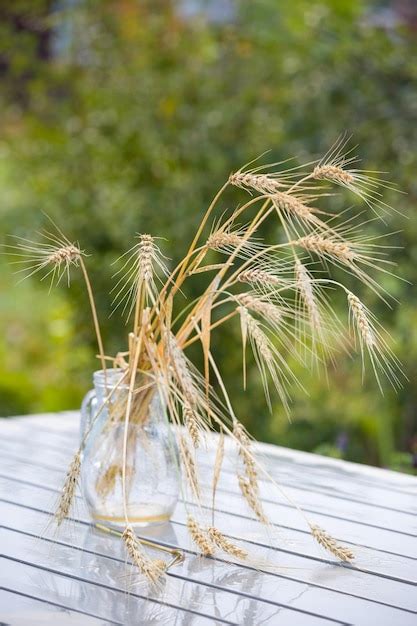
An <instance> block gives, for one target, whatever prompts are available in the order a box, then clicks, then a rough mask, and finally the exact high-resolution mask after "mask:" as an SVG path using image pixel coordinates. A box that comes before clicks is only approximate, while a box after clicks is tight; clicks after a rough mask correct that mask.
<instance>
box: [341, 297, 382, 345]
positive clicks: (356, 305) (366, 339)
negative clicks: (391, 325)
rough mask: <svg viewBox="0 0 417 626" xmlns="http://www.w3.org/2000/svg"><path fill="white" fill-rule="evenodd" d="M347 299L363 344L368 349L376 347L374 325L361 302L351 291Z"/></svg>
mask: <svg viewBox="0 0 417 626" xmlns="http://www.w3.org/2000/svg"><path fill="white" fill-rule="evenodd" d="M347 299H348V303H349V307H350V310H351V312H352V316H353V319H354V321H355V323H356V326H357V328H358V331H359V337H360V339H361V343H362V342H363V343H364V344H365V346H366V347H367V348H372V347H374V345H375V334H374V331H373V329H372V324H371V322H370V320H369V319H368V316H367V313H366V309H365V307H364V305H363V304H362V302H361V301H360V300H359V298H358V297H357V296H355V294H354V293H352V292H351V291H348V294H347Z"/></svg>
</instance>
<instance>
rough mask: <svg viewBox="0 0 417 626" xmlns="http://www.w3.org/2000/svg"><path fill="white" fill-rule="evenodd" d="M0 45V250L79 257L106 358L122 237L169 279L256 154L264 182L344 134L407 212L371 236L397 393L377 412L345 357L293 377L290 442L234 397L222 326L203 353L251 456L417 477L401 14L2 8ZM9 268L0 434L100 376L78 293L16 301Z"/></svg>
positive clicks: (248, 399) (384, 8) (378, 7)
mask: <svg viewBox="0 0 417 626" xmlns="http://www.w3.org/2000/svg"><path fill="white" fill-rule="evenodd" d="M0 42H1V43H0V46H1V48H0V72H1V86H2V89H1V95H0V103H1V116H0V131H1V132H0V191H1V200H0V232H1V240H2V243H8V242H9V243H10V240H8V239H7V234H8V233H11V234H14V235H19V236H22V237H28V238H34V236H35V237H36V235H34V233H35V231H38V230H39V229H41V228H42V227H44V226H45V225H46V223H47V219H46V217H45V215H44V213H43V212H45V213H47V214H48V215H49V216H51V218H52V219H53V220H55V221H56V222H57V223H58V224H59V225H60V227H61V228H62V229H63V230H64V231H65V233H66V234H67V235H68V237H69V238H70V239H72V240H76V241H79V243H80V246H81V247H82V248H83V249H84V250H85V251H86V252H87V253H88V254H91V256H90V257H88V259H87V261H88V264H89V267H90V270H91V276H92V280H93V284H94V287H95V293H96V298H97V302H98V307H99V312H100V317H101V321H102V326H103V331H104V338H105V344H106V351H107V352H108V353H115V352H117V351H118V350H120V349H124V348H125V345H126V344H125V334H126V326H125V325H124V322H123V320H122V319H121V318H120V316H118V315H114V316H112V317H109V313H110V301H111V298H109V295H108V292H109V290H110V289H111V286H112V280H111V276H112V274H113V272H114V270H113V269H112V267H111V263H112V262H113V261H114V260H115V259H116V258H117V257H118V256H119V255H120V254H121V253H122V252H124V251H125V250H126V249H127V248H129V247H130V246H131V245H132V243H133V235H134V233H135V232H150V233H152V234H154V235H159V236H161V237H164V238H166V241H164V242H162V244H163V249H164V251H165V253H166V254H167V256H168V257H170V258H171V259H172V264H174V263H175V262H176V261H177V260H178V259H179V258H180V256H181V252H182V253H184V252H185V248H186V245H187V243H188V242H189V240H190V238H191V236H192V234H193V231H194V230H195V228H196V225H197V224H198V222H199V220H200V219H201V215H202V213H203V211H204V209H205V208H206V206H207V205H208V203H209V202H210V199H211V197H212V196H213V195H214V193H215V192H216V190H217V189H218V188H219V187H220V186H221V185H222V184H223V182H224V180H225V178H226V177H227V176H228V175H229V173H230V172H231V171H234V170H236V169H237V168H239V167H240V166H241V165H242V164H243V163H245V162H247V161H249V160H251V159H252V158H254V157H256V156H258V155H260V154H261V153H263V152H265V150H269V149H270V150H271V152H270V153H269V154H268V155H267V160H266V161H265V162H267V161H278V160H281V159H285V158H287V157H289V156H295V157H296V159H297V162H298V161H302V160H307V161H309V160H311V158H315V157H317V156H319V155H321V154H323V153H324V152H326V151H327V149H328V148H329V146H330V145H331V144H332V143H333V142H334V141H335V139H336V138H337V137H338V136H339V135H340V133H341V132H343V131H347V132H349V133H353V135H354V137H353V144H358V146H359V147H358V152H359V155H360V158H361V167H363V168H364V169H371V170H375V169H377V170H384V171H387V172H389V178H390V180H393V181H395V182H396V183H397V184H398V186H399V188H400V189H401V190H403V191H404V192H405V194H394V193H392V192H389V191H387V193H386V197H385V198H384V200H385V201H387V202H389V203H392V204H394V206H395V207H396V208H397V209H398V211H400V213H392V215H391V216H389V218H388V219H387V226H384V229H387V230H388V231H389V232H392V233H394V234H393V235H392V237H391V238H390V243H391V245H393V246H398V247H396V248H395V249H393V251H392V255H393V257H394V258H395V261H396V262H397V263H398V267H397V270H396V272H397V274H398V275H399V276H400V277H401V278H402V279H404V281H395V280H393V279H392V278H390V277H389V276H385V277H384V278H383V280H382V282H383V285H384V287H386V288H387V289H389V290H390V291H391V292H392V293H393V295H394V296H395V298H396V299H397V300H398V301H399V302H400V303H401V304H398V303H397V302H396V301H393V302H392V309H391V310H390V309H388V308H387V307H386V306H385V305H384V303H383V302H381V301H380V300H378V299H377V297H376V296H371V297H370V298H369V297H367V300H366V301H367V304H368V305H370V307H371V308H372V309H373V310H374V311H376V313H377V315H378V317H379V318H380V319H381V321H383V323H384V324H385V325H386V326H387V327H388V329H389V331H390V333H391V335H392V337H393V339H394V341H393V349H394V350H395V352H396V354H397V355H398V357H399V358H400V359H401V361H402V363H403V367H404V371H405V373H406V376H407V378H408V382H407V381H405V382H404V388H403V389H402V390H401V391H399V392H398V393H395V392H394V391H393V390H391V389H390V388H389V387H387V388H386V392H385V394H384V396H382V395H381V394H380V392H379V390H378V387H377V384H376V382H375V381H374V380H373V379H372V376H370V375H367V376H366V377H365V381H364V383H363V385H362V382H361V367H360V362H359V359H353V360H352V359H349V358H347V357H341V358H340V360H339V365H338V368H337V369H336V370H333V369H330V373H329V382H327V381H326V379H325V377H322V378H320V379H319V378H318V377H317V376H316V375H315V374H314V375H311V372H308V371H307V372H305V371H301V370H300V371H297V374H298V376H299V377H300V379H301V382H302V383H303V384H304V385H305V386H306V388H307V389H308V391H309V395H308V396H307V395H305V394H303V393H302V392H300V391H299V390H298V389H296V388H295V389H293V397H294V403H293V406H292V423H291V424H290V423H289V422H288V420H287V418H286V416H285V414H284V412H283V410H282V408H281V407H280V405H279V403H278V401H277V402H276V404H274V406H273V411H272V414H268V412H267V410H266V409H265V405H264V402H263V398H262V393H261V390H260V382H257V377H256V376H255V371H254V368H252V370H251V372H250V379H251V381H250V382H251V384H250V385H249V389H250V391H248V392H246V393H244V392H242V390H241V383H242V376H241V347H240V342H239V328H238V327H237V326H236V328H234V327H233V326H229V327H225V328H224V329H223V330H222V331H220V332H219V333H218V334H215V335H214V336H213V340H214V344H213V350H214V351H215V352H216V355H217V359H218V362H219V363H221V365H222V371H223V372H224V373H225V374H226V379H227V380H228V384H229V386H230V388H231V390H232V393H231V396H232V399H233V401H234V404H235V408H236V411H237V413H238V415H239V416H240V417H241V419H242V421H243V422H244V423H245V424H246V425H247V427H248V428H249V430H250V431H251V433H252V434H253V435H254V436H255V437H257V438H259V439H261V440H264V441H270V442H273V443H276V444H280V445H284V446H290V447H295V448H300V449H304V450H310V451H315V452H319V453H322V454H328V455H332V456H339V457H342V458H345V459H349V460H354V461H359V462H364V463H369V464H377V465H382V466H387V467H391V468H394V469H401V470H403V471H410V472H412V471H415V469H414V470H413V467H415V465H416V456H417V435H416V433H417V385H416V373H417V306H416V305H417V302H416V295H415V294H416V292H415V287H413V284H414V285H415V284H416V282H417V217H416V201H417V5H416V3H415V2H414V1H413V0H409V1H407V0H397V1H395V0H385V1H371V0H369V1H365V0H320V1H314V0H293V1H292V2H286V1H284V0H257V1H256V2H254V1H253V0H247V1H244V0H240V1H238V0H236V1H233V0H229V1H226V0H212V1H206V2H203V1H198V0H194V1H186V0H183V1H181V2H180V1H177V2H175V1H174V0H172V1H168V0H150V1H147V0H96V1H94V0H61V1H59V2H58V1H56V2H51V1H50V0H15V1H14V2H13V3H12V2H6V1H4V0H3V2H1V3H0ZM384 176H385V177H387V175H384ZM242 197H243V196H242V195H239V193H237V194H236V191H235V192H234V194H233V195H230V197H229V196H227V202H230V203H232V202H236V201H239V200H240V199H241V198H242ZM344 202H345V204H346V205H349V204H353V202H354V200H353V198H352V197H350V198H349V196H348V197H346V196H345V197H344ZM225 206H227V204H226V205H225ZM370 228H371V229H373V230H374V231H375V230H376V231H377V230H378V228H381V227H378V225H372V224H371V225H370ZM9 261H10V259H7V257H6V256H5V255H0V324H1V333H0V415H2V416H8V415H13V414H25V413H30V412H44V411H56V410H61V409H73V408H77V407H78V406H79V404H80V402H81V398H82V396H83V394H84V393H85V392H86V391H87V389H88V388H89V386H90V381H91V372H92V371H93V369H94V368H96V366H97V364H96V362H95V359H94V355H95V345H94V335H93V332H92V328H91V322H90V317H89V310H88V306H87V303H86V301H85V295H84V292H83V286H82V283H81V281H77V280H76V279H75V280H74V281H73V284H72V285H71V288H70V289H67V288H66V287H65V285H62V286H60V287H59V288H58V289H56V290H53V291H52V292H51V293H50V294H49V293H48V292H49V289H48V285H47V284H44V283H42V282H39V280H37V279H36V277H34V278H33V279H28V280H26V281H24V282H22V283H20V284H19V285H17V282H18V280H19V278H18V277H17V276H16V275H14V274H13V266H11V265H10V262H9ZM406 281H409V282H406ZM188 296H189V297H191V298H192V294H188ZM413 455H414V456H413Z"/></svg>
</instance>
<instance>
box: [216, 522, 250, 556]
mask: <svg viewBox="0 0 417 626" xmlns="http://www.w3.org/2000/svg"><path fill="white" fill-rule="evenodd" d="M207 533H208V535H209V537H210V539H211V540H212V542H213V543H214V544H215V545H216V546H217V547H218V548H220V550H223V552H226V553H227V554H230V555H231V556H234V557H236V558H237V559H246V557H247V556H248V553H247V552H246V550H244V549H243V548H240V547H239V546H237V545H236V544H234V543H233V542H232V541H230V539H227V538H226V537H225V536H224V535H223V533H221V532H220V530H219V529H218V528H215V527H214V526H210V527H209V528H208V529H207Z"/></svg>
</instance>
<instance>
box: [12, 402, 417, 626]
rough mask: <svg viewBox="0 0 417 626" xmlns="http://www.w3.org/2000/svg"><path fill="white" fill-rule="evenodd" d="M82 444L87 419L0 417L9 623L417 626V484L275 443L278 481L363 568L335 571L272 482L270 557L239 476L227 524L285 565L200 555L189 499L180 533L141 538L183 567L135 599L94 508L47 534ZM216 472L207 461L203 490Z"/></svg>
mask: <svg viewBox="0 0 417 626" xmlns="http://www.w3.org/2000/svg"><path fill="white" fill-rule="evenodd" d="M77 433H78V415H77V414H76V413H59V414H48V415H37V416H30V417H22V418H13V419H7V420H6V419H5V420H0V452H1V464H0V515H1V518H0V519H1V531H0V532H1V539H0V549H1V553H2V555H3V556H2V559H1V569H0V572H1V573H0V576H1V580H0V589H1V590H0V622H1V624H11V625H13V626H15V625H16V626H26V625H29V624H30V625H31V626H32V625H34V624H36V625H40V624H42V625H43V624H57V625H60V624H64V625H65V624H67V623H68V624H77V625H81V626H82V625H84V624H85V625H89V624H91V625H92V626H94V625H96V624H145V625H146V624H164V623H167V624H178V625H180V624H181V625H200V624H201V625H206V624H207V625H209V624H245V625H252V624H253V625H256V626H259V625H261V624H262V625H263V624H268V625H274V626H275V625H282V626H292V625H294V626H310V625H311V626H316V625H318V624H327V625H330V624H363V625H366V626H368V625H370V624H377V625H378V626H382V625H385V624H386V625H389V626H392V625H394V626H402V625H408V624H409V625H411V624H413V625H414V626H415V625H416V624H417V615H416V613H417V593H416V579H417V546H416V544H417V541H416V528H417V524H416V513H417V498H416V495H417V480H416V479H415V478H414V477H411V476H406V475H401V474H396V473H394V472H390V471H386V470H380V469H376V468H370V467H366V466H361V465H356V464H352V463H346V462H343V461H336V460H332V459H327V458H324V457H320V456H316V455H312V454H307V453H303V452H296V451H293V450H288V449H285V448H279V447H276V446H269V445H264V444H262V445H261V446H260V451H261V452H262V453H263V454H264V455H265V459H266V462H267V464H268V467H269V470H270V472H271V473H272V474H273V475H274V477H276V478H277V479H278V480H279V481H280V483H281V484H282V485H283V486H284V488H285V489H286V491H287V493H288V494H289V495H290V496H291V497H292V498H294V499H295V500H296V501H297V502H298V504H299V505H300V506H301V507H302V508H303V509H304V510H305V511H306V512H307V514H308V515H309V516H310V517H311V518H312V519H313V520H314V521H315V522H316V523H318V524H320V525H322V526H324V527H325V528H326V529H327V530H329V531H330V532H331V533H332V534H333V535H335V536H336V537H337V538H338V539H340V540H341V541H343V543H345V544H346V545H349V546H351V547H352V549H353V550H354V551H355V553H356V555H357V558H356V561H355V565H354V566H349V565H339V564H335V563H334V561H332V559H331V557H330V556H329V555H328V554H327V553H325V552H323V551H322V550H321V548H320V547H319V546H317V545H316V544H315V543H314V542H313V541H312V540H311V537H310V536H309V534H308V532H307V530H306V528H305V524H304V522H303V519H302V517H301V516H300V515H299V513H297V512H296V511H294V510H293V509H292V508H291V507H290V506H289V504H288V503H287V502H286V501H285V500H284V499H282V498H280V497H279V495H278V494H277V493H275V491H272V490H271V489H270V488H268V486H267V485H261V488H262V495H263V498H264V502H265V510H266V512H267V513H268V515H269V517H270V519H271V520H272V522H273V524H274V529H275V530H276V533H277V537H278V539H277V540H276V541H275V545H276V546H277V547H276V548H274V549H270V548H268V547H267V546H266V545H265V543H266V542H265V541H263V540H262V536H263V535H262V534H261V533H260V532H259V524H258V522H255V521H254V520H253V519H251V516H250V513H249V512H248V510H247V509H246V506H245V504H244V503H242V500H241V498H239V497H238V495H237V487H236V483H235V480H234V478H233V474H232V471H231V467H227V466H226V467H225V471H224V472H223V478H222V481H221V484H220V490H219V493H218V499H217V512H216V524H217V525H218V526H219V527H220V528H221V529H223V530H224V531H225V532H226V533H227V534H228V535H229V536H230V537H234V538H242V537H243V538H244V539H245V541H244V542H243V544H244V545H245V547H247V548H248V549H249V550H250V552H251V553H252V554H256V555H259V556H262V557H267V558H268V559H269V560H271V561H273V562H274V563H275V564H277V565H278V566H279V567H277V568H276V570H275V571H273V572H271V573H261V572H258V571H256V570H254V569H253V568H251V567H249V566H244V565H236V564H229V563H226V562H225V561H224V560H223V559H222V558H216V559H204V558H202V557H198V556H196V554H195V550H194V548H193V546H192V544H191V542H190V540H189V538H188V535H187V533H186V529H185V525H184V521H185V513H184V507H183V504H182V503H181V502H180V503H179V504H178V506H177V509H176V511H175V514H174V516H173V519H172V522H171V523H170V524H168V525H164V526H160V527H157V528H154V529H153V530H148V531H143V532H142V533H141V536H143V537H148V538H149V537H150V538H154V539H155V540H156V541H159V542H160V543H163V544H164V545H167V546H170V547H178V546H179V547H181V548H182V549H183V550H184V551H185V553H186V559H185V561H184V563H183V564H181V565H178V566H176V567H174V568H172V569H171V570H170V571H169V574H168V577H167V581H166V584H165V586H164V589H163V590H159V591H157V592H153V593H150V591H149V588H148V586H147V585H146V583H144V582H143V581H141V580H140V579H139V581H138V582H137V584H135V585H134V586H133V587H132V586H129V592H128V593H127V592H126V587H127V584H126V582H127V581H126V578H127V573H126V566H125V555H124V551H123V546H122V545H121V542H120V540H119V539H118V538H115V537H110V536H107V535H104V534H101V533H99V532H98V531H97V530H95V529H93V528H92V527H91V525H90V524H89V519H88V514H87V511H86V510H85V508H84V505H83V502H82V500H81V498H77V502H76V506H75V510H74V512H73V517H74V520H73V521H72V522H71V523H68V524H67V525H66V527H65V528H64V529H62V531H60V533H59V534H56V532H55V530H54V528H53V526H49V527H48V521H49V520H50V512H51V511H52V510H53V508H54V505H55V503H56V500H57V493H58V490H59V489H60V487H61V485H62V482H63V478H64V476H65V473H66V470H67V464H68V461H69V460H70V459H71V457H72V455H73V453H74V450H75V448H76V445H77ZM211 462H212V458H211V457H210V455H209V454H208V456H207V460H206V463H207V465H206V469H207V472H206V471H203V473H202V474H203V475H202V480H203V482H204V480H207V481H209V479H210V472H209V465H210V463H211ZM206 473H207V476H205V474H206Z"/></svg>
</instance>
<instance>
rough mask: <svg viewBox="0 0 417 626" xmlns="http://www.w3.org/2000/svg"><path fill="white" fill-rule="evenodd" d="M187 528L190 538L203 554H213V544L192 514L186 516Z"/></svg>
mask: <svg viewBox="0 0 417 626" xmlns="http://www.w3.org/2000/svg"><path fill="white" fill-rule="evenodd" d="M187 528H188V531H189V533H190V536H191V539H192V540H193V542H194V543H195V544H196V546H198V548H199V549H200V552H201V554H202V555H203V556H213V555H214V552H215V545H214V543H213V541H212V539H211V537H210V535H209V534H208V533H207V531H206V530H204V529H203V528H202V527H201V526H200V524H199V523H198V522H197V520H196V519H195V518H194V517H193V516H192V515H188V517H187Z"/></svg>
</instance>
